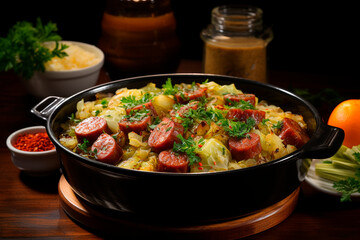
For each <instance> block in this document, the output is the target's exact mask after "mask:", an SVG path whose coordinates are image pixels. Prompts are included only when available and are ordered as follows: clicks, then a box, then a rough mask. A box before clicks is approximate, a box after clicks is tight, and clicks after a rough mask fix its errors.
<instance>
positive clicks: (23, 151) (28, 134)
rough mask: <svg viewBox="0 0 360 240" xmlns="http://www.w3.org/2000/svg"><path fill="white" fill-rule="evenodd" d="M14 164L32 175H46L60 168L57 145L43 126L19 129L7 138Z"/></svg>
mask: <svg viewBox="0 0 360 240" xmlns="http://www.w3.org/2000/svg"><path fill="white" fill-rule="evenodd" d="M6 145H7V147H8V148H9V150H10V152H11V160H12V162H13V164H14V165H15V166H16V167H17V168H18V169H19V170H21V171H23V172H25V173H26V174H28V175H32V176H46V175H50V174H53V173H56V172H58V171H59V169H60V162H59V159H58V156H57V153H56V150H55V147H54V145H53V143H52V142H51V140H50V139H49V136H48V135H47V133H46V129H45V127H43V126H33V127H27V128H23V129H19V130H17V131H15V132H13V133H12V134H10V135H9V137H8V138H7V140H6Z"/></svg>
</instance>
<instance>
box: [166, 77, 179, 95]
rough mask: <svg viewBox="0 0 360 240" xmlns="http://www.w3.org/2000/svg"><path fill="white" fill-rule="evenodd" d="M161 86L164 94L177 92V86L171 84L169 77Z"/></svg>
mask: <svg viewBox="0 0 360 240" xmlns="http://www.w3.org/2000/svg"><path fill="white" fill-rule="evenodd" d="M162 87H163V89H164V95H175V94H176V93H178V92H179V88H177V87H175V85H172V83H171V78H168V79H167V80H166V82H165V84H163V85H162Z"/></svg>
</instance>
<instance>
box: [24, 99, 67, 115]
mask: <svg viewBox="0 0 360 240" xmlns="http://www.w3.org/2000/svg"><path fill="white" fill-rule="evenodd" d="M64 100H65V98H62V97H57V96H49V97H46V98H45V99H43V100H42V101H41V102H39V103H38V104H37V105H35V106H34V107H33V108H32V109H31V110H30V112H31V113H32V114H34V115H36V116H37V117H39V118H41V119H42V120H44V121H47V119H48V118H49V116H50V114H51V113H52V112H53V111H54V109H55V107H57V106H58V105H59V104H60V103H62V102H63V101H64Z"/></svg>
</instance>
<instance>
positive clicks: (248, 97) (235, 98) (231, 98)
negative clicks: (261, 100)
mask: <svg viewBox="0 0 360 240" xmlns="http://www.w3.org/2000/svg"><path fill="white" fill-rule="evenodd" d="M255 99H256V97H255V95H254V94H251V93H247V94H226V95H224V100H225V103H226V104H227V105H231V102H240V100H244V101H245V102H249V103H250V104H251V105H253V106H255Z"/></svg>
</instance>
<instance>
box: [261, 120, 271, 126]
mask: <svg viewBox="0 0 360 240" xmlns="http://www.w3.org/2000/svg"><path fill="white" fill-rule="evenodd" d="M268 121H270V119H268V118H264V119H263V120H261V124H262V125H265V124H266V122H268Z"/></svg>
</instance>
